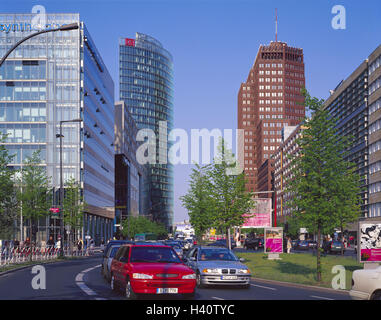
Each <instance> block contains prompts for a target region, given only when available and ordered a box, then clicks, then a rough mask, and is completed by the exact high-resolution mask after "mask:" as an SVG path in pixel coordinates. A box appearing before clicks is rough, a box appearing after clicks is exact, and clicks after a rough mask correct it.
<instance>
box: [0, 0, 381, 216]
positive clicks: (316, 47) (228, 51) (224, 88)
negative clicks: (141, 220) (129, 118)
mask: <svg viewBox="0 0 381 320" xmlns="http://www.w3.org/2000/svg"><path fill="white" fill-rule="evenodd" d="M34 5H43V6H44V7H45V8H46V11H47V12H48V13H53V12H71V13H76V12H79V13H80V15H81V20H82V21H84V22H85V24H86V25H87V28H88V29H89V31H90V33H91V35H92V38H93V39H94V41H95V42H96V44H97V48H98V50H99V51H100V53H101V55H102V57H103V60H104V62H105V63H106V65H107V66H108V68H109V71H110V73H111V75H112V77H113V79H114V82H115V85H116V95H115V97H116V98H117V99H118V97H119V95H118V86H117V84H118V38H119V37H130V38H132V37H134V35H135V32H136V31H138V32H142V33H146V34H149V35H151V36H153V37H155V38H157V39H158V40H159V41H160V42H161V43H162V44H163V45H164V47H165V48H166V49H167V50H169V51H170V52H171V53H172V55H173V58H174V81H175V83H174V116H175V122H174V126H175V128H182V129H185V130H187V131H189V132H190V129H202V128H207V129H213V128H220V129H235V128H236V127H237V92H238V88H239V86H240V83H241V82H244V81H245V80H246V78H247V75H248V72H249V70H250V67H251V66H252V64H253V62H254V59H255V57H256V54H257V51H258V48H259V46H260V44H268V43H269V42H270V41H272V40H274V39H275V22H274V19H275V8H278V21H279V22H278V40H279V41H284V42H287V43H288V44H289V45H291V46H295V47H299V48H303V50H304V58H305V66H306V87H307V89H308V90H309V91H310V93H311V94H312V95H314V96H317V97H320V98H327V97H328V95H329V89H334V88H335V87H336V85H337V84H338V83H339V82H340V81H341V80H342V79H345V78H346V77H348V76H349V75H350V74H351V73H352V71H354V69H355V68H356V67H357V66H358V65H359V64H360V63H361V62H362V61H363V60H364V59H366V58H367V56H368V55H369V54H370V53H371V52H372V51H373V50H374V49H375V48H376V47H377V46H378V45H380V44H381V41H380V40H381V39H380V37H381V33H380V29H379V25H378V28H376V25H377V22H378V21H379V20H380V18H381V1H379V0H363V1H358V0H341V1H339V0H337V1H336V0H319V1H317V0H280V1H277V0H123V1H122V0H92V1H90V0H76V1H74V0H65V1H56V0H49V1H23V0H13V1H9V0H2V6H1V10H0V12H2V13H28V12H31V9H32V7H33V6H34ZM334 5H343V6H344V7H345V9H346V29H345V30H334V29H333V28H332V26H331V20H332V18H333V17H334V14H332V13H331V10H332V7H333V6H334ZM190 167H191V166H189V165H177V166H175V221H181V220H183V219H185V218H187V214H186V210H185V209H184V208H182V207H181V203H180V201H179V200H178V197H179V196H181V195H183V194H185V193H186V191H187V181H188V176H189V173H190Z"/></svg>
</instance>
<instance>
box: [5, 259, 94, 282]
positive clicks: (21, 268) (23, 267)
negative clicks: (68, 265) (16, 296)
mask: <svg viewBox="0 0 381 320" xmlns="http://www.w3.org/2000/svg"><path fill="white" fill-rule="evenodd" d="M86 258H88V257H86ZM86 258H83V259H86ZM77 259H82V258H77ZM77 259H69V260H64V261H62V260H59V261H57V260H54V261H34V262H36V263H33V264H29V265H27V266H22V267H19V268H14V269H11V270H7V271H3V272H0V277H1V276H5V275H7V274H9V273H12V272H16V271H20V270H24V269H27V268H31V267H33V266H35V265H40V264H53V263H65V262H69V261H74V260H77Z"/></svg>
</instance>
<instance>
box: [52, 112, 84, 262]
mask: <svg viewBox="0 0 381 320" xmlns="http://www.w3.org/2000/svg"><path fill="white" fill-rule="evenodd" d="M67 122H82V119H73V120H61V121H60V133H59V134H56V138H60V207H61V214H60V215H61V227H60V234H61V244H60V256H61V257H62V256H64V215H63V200H64V183H63V166H62V139H63V137H64V136H63V134H62V124H63V123H67Z"/></svg>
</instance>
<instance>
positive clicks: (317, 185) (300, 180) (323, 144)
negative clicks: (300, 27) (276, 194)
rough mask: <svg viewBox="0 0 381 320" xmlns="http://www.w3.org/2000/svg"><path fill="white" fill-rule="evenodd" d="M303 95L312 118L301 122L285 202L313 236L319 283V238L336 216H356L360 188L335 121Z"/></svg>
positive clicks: (315, 100) (320, 104) (346, 141)
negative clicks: (315, 241) (297, 148)
mask: <svg viewBox="0 0 381 320" xmlns="http://www.w3.org/2000/svg"><path fill="white" fill-rule="evenodd" d="M303 93H304V96H305V105H306V109H308V110H310V111H311V112H312V116H311V118H310V119H306V120H305V121H304V123H303V126H304V130H303V132H302V135H301V137H300V138H299V139H297V144H298V146H299V147H300V149H299V151H298V152H297V153H295V154H294V155H293V156H292V157H291V165H292V167H293V176H294V177H293V179H292V180H291V181H290V183H289V185H288V187H287V188H286V190H287V192H291V193H292V194H293V195H295V196H293V197H291V200H290V201H288V205H289V206H290V207H291V208H292V210H293V216H294V217H295V218H296V219H298V221H299V223H301V224H303V225H304V226H305V227H307V228H308V229H309V231H310V232H313V233H316V234H317V237H318V244H317V255H316V257H317V260H316V269H317V281H318V282H320V281H321V255H320V253H321V249H320V240H321V236H322V234H323V233H324V234H327V233H331V232H332V231H333V229H334V228H335V226H337V223H338V219H339V216H340V217H341V219H342V221H349V220H352V219H355V217H357V216H358V214H359V212H360V210H359V191H360V187H359V179H358V178H359V177H358V176H357V175H356V174H354V172H353V164H351V163H350V162H347V161H345V160H344V159H345V158H346V156H347V155H348V149H349V139H347V138H345V137H342V136H340V135H339V134H338V132H337V129H336V120H335V119H334V118H333V117H332V116H331V115H330V114H329V113H328V111H327V110H325V109H324V108H323V104H324V101H323V100H321V99H318V98H315V97H311V96H310V95H309V94H308V92H307V91H305V90H304V92H303ZM344 192H345V193H344ZM344 198H347V201H343V199H344Z"/></svg>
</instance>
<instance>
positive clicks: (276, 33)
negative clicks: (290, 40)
mask: <svg viewBox="0 0 381 320" xmlns="http://www.w3.org/2000/svg"><path fill="white" fill-rule="evenodd" d="M275 42H278V8H275Z"/></svg>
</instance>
